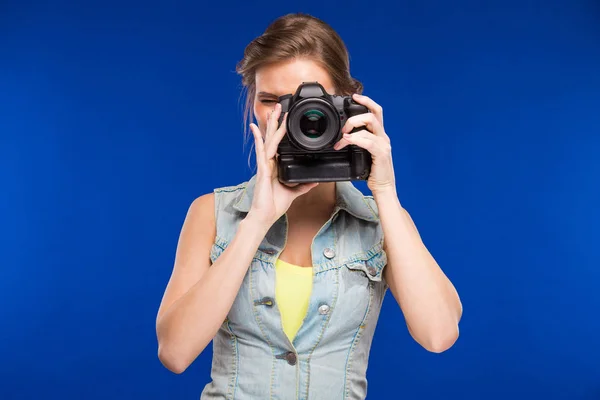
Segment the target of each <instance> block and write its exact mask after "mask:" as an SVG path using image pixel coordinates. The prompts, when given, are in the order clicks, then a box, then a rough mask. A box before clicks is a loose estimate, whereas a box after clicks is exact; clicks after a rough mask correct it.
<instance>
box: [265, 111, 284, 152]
mask: <svg viewBox="0 0 600 400" xmlns="http://www.w3.org/2000/svg"><path fill="white" fill-rule="evenodd" d="M280 115H281V104H279V103H277V104H275V108H274V109H273V111H271V113H270V114H269V116H268V118H267V128H266V136H265V142H269V141H270V140H271V137H272V136H273V134H274V133H275V132H276V131H277V121H278V120H279V116H280Z"/></svg>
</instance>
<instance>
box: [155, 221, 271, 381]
mask: <svg viewBox="0 0 600 400" xmlns="http://www.w3.org/2000/svg"><path fill="white" fill-rule="evenodd" d="M267 230H268V227H266V226H265V224H262V223H259V222H256V221H254V220H252V219H251V218H246V219H244V220H243V221H242V222H241V223H240V225H239V228H238V231H237V233H236V235H235V236H234V238H233V240H232V241H231V243H230V244H229V245H228V246H227V248H226V249H225V250H224V251H223V253H222V254H221V255H220V256H219V258H218V259H217V260H216V261H215V263H214V264H213V265H211V266H210V268H208V270H207V271H206V273H204V275H203V276H202V278H201V279H200V280H199V281H198V282H196V283H195V284H194V285H193V286H192V287H191V288H190V289H189V290H188V291H187V292H186V293H185V294H184V295H183V296H182V297H181V298H179V299H178V300H177V301H176V302H175V303H173V304H172V305H171V307H169V309H168V310H167V311H166V312H165V314H164V315H163V316H162V317H161V319H160V321H158V324H157V335H158V341H159V353H162V356H161V357H160V358H161V359H163V360H170V361H166V362H168V363H171V364H175V365H172V366H171V368H170V369H174V370H178V371H183V370H185V368H187V366H188V365H189V364H191V363H192V362H193V361H194V360H195V359H196V357H198V355H199V354H200V353H201V352H202V351H203V350H204V348H205V347H206V346H207V345H208V344H209V343H210V341H211V340H212V339H213V338H214V336H215V334H216V333H217V331H218V330H219V328H220V326H221V325H222V324H223V321H224V320H225V318H226V316H227V314H228V312H229V310H230V309H231V306H232V304H233V302H234V300H235V298H236V296H237V293H238V291H239V288H240V286H241V284H242V281H243V279H244V276H245V274H246V271H247V270H248V266H249V265H250V264H251V262H252V258H253V256H254V255H255V253H256V251H257V249H258V246H259V245H260V243H261V241H262V239H263V238H264V236H265V234H266V232H267ZM163 362H165V361H163Z"/></svg>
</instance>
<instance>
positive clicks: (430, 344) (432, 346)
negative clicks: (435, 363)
mask: <svg viewBox="0 0 600 400" xmlns="http://www.w3.org/2000/svg"><path fill="white" fill-rule="evenodd" d="M457 340H458V326H456V327H455V328H454V329H447V330H444V331H442V332H439V333H438V334H436V335H434V336H432V337H431V338H430V339H429V340H428V341H427V345H426V346H423V347H425V349H426V350H427V351H430V352H431V353H438V354H439V353H443V352H445V351H446V350H448V349H450V348H451V347H452V346H454V343H456V341H457Z"/></svg>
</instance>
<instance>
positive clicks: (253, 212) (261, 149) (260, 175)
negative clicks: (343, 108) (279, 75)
mask: <svg viewBox="0 0 600 400" xmlns="http://www.w3.org/2000/svg"><path fill="white" fill-rule="evenodd" d="M280 115H281V104H279V103H277V105H276V106H275V110H274V111H273V112H272V113H271V115H270V116H269V117H268V118H267V127H266V132H265V135H264V139H263V134H262V132H261V131H260V129H259V128H258V126H256V125H255V124H250V129H251V130H252V134H253V135H254V144H255V148H256V164H257V174H256V184H255V188H254V196H253V199H252V206H251V207H250V211H249V213H248V216H249V217H250V216H251V217H252V218H254V219H257V220H259V221H261V222H262V223H265V224H268V226H269V227H271V225H273V224H274V223H275V222H276V221H277V220H278V219H279V218H280V217H281V216H282V215H283V214H285V213H286V211H287V210H288V208H289V207H290V206H291V204H292V202H293V201H294V199H296V198H297V197H299V196H301V195H303V194H304V193H306V192H308V191H309V190H311V189H312V188H314V187H315V186H317V185H318V183H302V184H298V185H296V186H293V187H290V186H286V185H284V184H282V183H281V182H279V177H278V174H277V161H276V158H275V157H276V155H277V147H278V146H279V142H281V139H282V138H283V136H284V135H285V132H286V131H285V129H286V128H285V127H286V120H287V114H286V115H285V116H284V119H283V122H282V123H281V126H280V127H277V122H278V120H279V116H280ZM263 140H264V141H263Z"/></svg>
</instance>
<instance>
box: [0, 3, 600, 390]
mask: <svg viewBox="0 0 600 400" xmlns="http://www.w3.org/2000/svg"><path fill="white" fill-rule="evenodd" d="M296 11H304V12H308V13H311V14H314V15H316V16H318V17H321V18H323V19H325V20H326V21H327V22H329V23H330V24H331V25H332V26H333V27H334V28H335V29H337V30H338V32H339V33H340V34H341V35H342V37H343V38H344V40H345V41H346V43H347V45H348V48H349V50H350V52H351V62H352V71H353V74H354V75H355V76H356V77H357V78H358V79H360V80H362V81H363V83H364V85H365V94H367V95H369V96H370V97H372V98H373V99H375V100H376V101H377V102H379V103H380V104H381V105H382V106H383V107H384V112H385V122H386V128H387V132H388V134H389V135H390V136H391V139H392V144H393V154H394V161H395V165H396V174H397V180H398V191H399V194H400V198H401V201H402V202H403V204H404V205H405V207H406V208H407V209H408V210H409V211H410V212H411V214H412V216H413V218H414V219H415V221H416V223H417V226H418V227H419V229H420V231H421V234H422V236H423V237H424V240H425V241H426V243H427V245H428V246H429V248H430V250H431V251H432V253H433V254H434V255H435V257H436V258H437V260H438V261H439V263H440V265H441V266H442V267H443V269H444V270H445V271H446V273H447V274H448V275H449V277H450V278H451V279H452V281H453V282H454V284H455V285H456V287H457V289H458V290H459V293H460V295H461V298H462V301H463V305H464V318H463V321H462V324H461V337H460V339H459V341H458V342H457V343H456V345H455V346H454V347H453V348H452V349H451V350H449V351H448V352H446V353H443V354H430V353H427V352H426V351H425V350H423V349H422V348H420V347H419V346H418V345H417V344H416V343H415V342H413V341H412V339H411V338H410V336H409V335H408V333H407V331H406V327H405V325H404V322H403V320H402V318H401V314H400V310H399V308H398V307H397V305H396V304H395V302H394V300H393V298H392V297H391V295H389V294H388V297H387V298H386V301H385V305H384V309H383V313H382V316H381V320H380V323H379V326H378V331H377V333H376V336H375V341H374V344H373V350H372V358H371V364H370V367H369V371H368V377H369V399H419V400H423V399H448V398H456V399H477V400H480V399H486V400H487V399H533V398H536V399H569V400H574V399H598V398H600V367H599V364H598V359H599V358H600V345H599V344H598V337H599V332H600V322H599V318H598V317H599V315H600V311H599V309H600V294H599V291H598V288H597V287H598V284H599V281H600V272H599V270H598V267H599V265H600V250H599V248H598V238H599V237H600V235H599V232H598V226H599V224H600V212H599V211H598V206H597V205H598V202H599V201H600V195H599V187H600V183H599V181H600V178H599V177H600V162H599V161H598V159H597V157H598V156H599V155H600V5H599V3H597V2H593V1H588V2H583V1H575V0H565V1H563V2H558V1H550V0H547V1H543V2H542V1H524V0H521V1H498V2H489V1H488V2H475V1H467V0H459V1H455V2H450V1H443V0H439V1H422V2H416V1H399V2H397V3H395V4H391V3H390V4H384V3H383V2H380V3H374V2H360V3H359V2H357V3H355V4H349V3H340V2H330V3H325V2H317V3H314V2H306V3H301V2H298V3H294V4H292V3H290V2H265V1H262V2H249V1H248V2H233V3H232V2H224V3H222V4H221V5H218V4H217V2H212V3H211V4H200V3H197V2H189V3H182V2H177V3H173V4H169V3H168V2H166V1H165V2H157V1H144V2H134V1H124V2H110V1H104V2H100V3H96V4H92V3H86V2H66V1H56V2H53V3H51V2H39V3H35V2H31V1H22V2H12V3H11V2H6V1H5V2H2V5H0V134H1V135H0V140H1V141H0V179H1V187H0V188H1V189H0V190H1V195H0V207H1V209H0V221H1V226H2V230H1V233H0V235H1V236H0V265H1V268H0V271H1V272H0V273H1V276H0V296H1V305H2V306H1V307H0V320H1V321H2V322H1V324H2V328H1V329H0V354H1V357H2V364H1V367H0V398H1V399H35V398H41V397H43V398H52V399H54V398H56V399H59V398H60V399H70V398H74V399H86V400H92V399H147V400H149V399H195V398H198V397H199V394H200V391H201V390H202V388H203V386H204V385H205V384H206V383H207V381H208V379H209V369H210V360H211V356H212V354H211V351H210V349H209V350H207V351H206V352H205V353H203V354H202V355H201V356H200V357H199V358H198V359H197V361H196V362H195V363H194V364H193V365H192V366H191V367H190V368H189V369H188V370H187V371H186V372H185V373H184V374H183V375H175V374H172V373H170V372H169V371H168V370H166V369H165V368H164V367H162V365H161V364H160V362H159V360H158V358H157V355H156V353H157V344H156V338H155V325H154V324H155V316H156V312H157V309H158V306H159V302H160V299H161V296H162V294H163V290H164V288H165V285H166V283H167V280H168V278H169V276H170V273H171V268H172V264H173V259H174V252H175V247H176V244H177V239H178V234H179V230H180V227H181V224H182V222H183V219H184V217H185V213H186V211H187V207H188V206H189V204H190V203H191V201H192V200H193V199H194V198H195V197H197V196H199V195H201V194H204V193H206V192H209V191H211V190H212V188H214V187H217V186H225V185H231V184H237V183H239V182H242V181H244V180H246V179H248V178H249V177H250V176H251V175H252V173H253V170H252V169H251V168H250V167H249V166H248V156H249V154H251V148H250V145H249V144H247V145H244V138H243V133H242V132H243V126H242V102H241V101H240V89H241V86H240V81H239V78H238V77H237V76H236V74H235V71H234V70H235V64H236V62H237V61H238V60H239V59H240V58H241V56H242V52H243V49H244V46H245V45H246V44H247V43H248V42H249V41H250V40H251V39H252V38H254V37H255V36H257V35H259V34H260V33H261V32H262V30H263V29H264V28H265V27H266V26H267V25H268V24H269V23H270V22H271V21H272V20H273V19H274V18H276V17H278V16H280V15H282V14H285V13H288V12H296ZM359 187H360V188H361V189H362V190H366V186H364V185H359Z"/></svg>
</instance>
